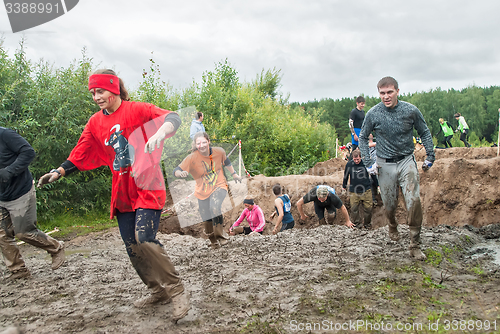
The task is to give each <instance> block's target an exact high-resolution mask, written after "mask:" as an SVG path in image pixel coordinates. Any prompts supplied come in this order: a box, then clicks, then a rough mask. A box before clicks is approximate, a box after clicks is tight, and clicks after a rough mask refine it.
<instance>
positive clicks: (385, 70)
mask: <svg viewBox="0 0 500 334" xmlns="http://www.w3.org/2000/svg"><path fill="white" fill-rule="evenodd" d="M499 12H500V2H499V1H496V0H478V1H474V2H471V1H465V0H455V1H452V0H442V1H430V0H421V1H406V2H402V1H397V0H386V1H373V0H372V1H368V0H358V1H351V2H346V1H334V0H316V1H314V0H313V1H306V0H290V1H284V0H277V1H261V0H258V1H253V2H250V1H245V2H244V1H227V0H211V1H202V0H194V1H184V2H177V1H176V2H174V1H159V0H146V1H142V2H140V3H137V2H136V1H131V0H122V1H120V2H119V5H116V2H103V1H98V0H86V1H80V2H79V4H78V5H77V6H76V7H75V8H74V9H73V10H72V11H71V12H68V13H67V14H66V15H64V16H62V17H60V18H58V19H56V20H54V21H51V22H49V23H47V24H44V25H42V26H39V27H36V28H33V29H30V30H28V31H26V33H25V35H24V36H26V38H27V44H26V45H27V55H28V57H29V58H30V59H32V60H34V61H36V60H38V59H39V58H42V57H43V58H44V59H45V60H47V61H49V62H53V63H54V64H55V65H56V66H57V67H61V66H63V67H65V66H68V65H69V64H70V62H71V60H73V59H75V58H80V57H81V50H82V48H83V47H86V48H87V50H88V51H87V53H88V55H89V56H90V57H92V58H93V59H94V62H95V63H96V65H97V64H99V67H111V68H114V69H115V70H117V71H118V72H119V73H120V75H121V76H122V77H123V79H124V80H125V82H126V84H127V85H128V86H129V87H130V88H135V87H137V86H138V85H139V83H140V81H141V79H142V75H141V74H142V72H143V69H146V70H148V69H149V66H150V64H149V59H150V58H151V57H153V59H154V60H155V61H156V63H157V64H158V65H159V66H160V69H161V72H162V79H163V80H165V81H167V82H169V83H170V84H171V85H172V86H173V87H175V88H179V89H180V88H185V87H187V86H188V85H190V84H191V83H192V81H193V79H194V80H196V81H200V80H201V76H202V73H203V72H204V71H207V70H212V69H213V68H214V63H217V62H219V61H223V60H224V59H226V58H227V59H228V60H229V62H230V63H231V64H232V65H233V66H234V67H235V68H236V70H237V71H238V73H239V75H240V77H241V78H242V79H243V80H247V81H249V80H252V79H254V78H255V76H256V75H257V74H258V73H260V71H261V70H262V69H272V68H277V69H281V70H282V74H283V80H282V83H283V87H282V91H283V92H284V93H290V95H291V96H290V100H291V101H307V100H312V99H315V98H316V99H321V98H327V97H331V98H342V97H353V96H356V95H358V94H361V93H364V94H366V95H376V94H377V92H376V88H375V86H376V82H377V81H378V80H379V79H380V78H381V77H383V76H386V75H392V76H394V77H395V78H396V79H397V80H398V81H399V82H400V86H401V91H402V92H407V93H408V92H414V91H426V90H429V89H431V88H436V87H441V88H443V89H448V88H455V89H461V88H464V87H466V86H467V85H471V84H476V85H479V86H490V85H498V78H499V77H500V43H499V36H498V31H499V23H498V19H497V17H496V15H498V13H499ZM0 22H1V23H0V31H3V32H4V34H3V39H4V46H5V47H7V48H8V49H9V50H10V52H11V53H13V51H14V50H15V49H16V48H17V45H18V43H19V40H20V39H21V37H22V36H23V35H22V34H20V33H18V34H12V33H10V32H9V31H10V26H8V23H7V16H6V13H5V12H3V11H2V10H0ZM151 52H153V54H151Z"/></svg>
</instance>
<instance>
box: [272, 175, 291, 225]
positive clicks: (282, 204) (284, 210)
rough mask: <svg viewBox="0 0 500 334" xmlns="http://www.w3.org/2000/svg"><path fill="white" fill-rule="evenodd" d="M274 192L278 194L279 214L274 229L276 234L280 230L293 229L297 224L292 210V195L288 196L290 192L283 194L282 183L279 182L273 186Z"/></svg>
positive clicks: (276, 206) (275, 201) (277, 206)
mask: <svg viewBox="0 0 500 334" xmlns="http://www.w3.org/2000/svg"><path fill="white" fill-rule="evenodd" d="M273 193H274V195H275V196H276V199H275V200H274V208H275V209H276V212H275V213H276V214H278V219H277V221H276V226H275V227H274V229H273V234H276V233H278V231H279V232H283V231H285V230H289V229H292V228H293V227H294V226H295V220H294V219H293V216H292V213H291V212H290V210H291V209H292V202H291V201H290V196H288V194H282V189H281V185H280V184H279V183H277V184H275V185H274V186H273ZM275 213H273V214H272V215H271V218H273V217H274V216H275Z"/></svg>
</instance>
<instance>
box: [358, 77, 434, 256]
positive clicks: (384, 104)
mask: <svg viewBox="0 0 500 334" xmlns="http://www.w3.org/2000/svg"><path fill="white" fill-rule="evenodd" d="M377 88H378V91H379V95H380V98H381V100H382V101H381V102H380V103H379V104H377V105H376V106H374V107H373V108H371V109H370V110H369V111H368V113H367V114H366V117H365V121H364V123H363V127H362V129H361V132H360V136H359V144H360V145H359V148H360V150H361V157H362V158H363V161H364V162H365V165H366V166H369V167H368V168H367V170H368V172H369V173H370V174H376V173H377V172H378V175H379V177H378V181H379V185H380V192H381V195H382V202H383V203H384V210H385V214H386V217H387V219H388V220H389V237H390V238H391V239H392V240H394V241H397V240H399V232H398V223H397V221H396V208H397V206H398V191H399V187H401V190H402V193H403V196H404V199H405V203H406V209H407V211H408V219H407V220H408V225H409V227H410V256H412V257H414V258H415V259H418V260H424V259H425V258H426V256H425V254H424V253H423V252H422V251H421V250H420V230H421V228H422V218H423V214H422V203H421V201H420V183H419V174H418V169H417V163H416V160H415V156H414V154H413V152H414V150H415V147H414V145H413V129H416V130H417V132H418V135H419V136H420V138H421V139H422V143H423V145H424V147H425V151H426V153H427V157H426V159H425V161H424V164H423V166H422V169H423V170H428V169H429V168H430V167H431V166H432V164H433V162H434V159H435V158H434V144H433V142H432V136H431V132H430V131H429V128H428V127H427V124H426V123H425V120H424V117H423V116H422V113H421V112H420V110H418V108H417V107H415V106H414V105H412V104H410V103H408V102H404V101H399V100H398V95H399V88H398V82H397V81H396V80H395V79H394V78H392V77H385V78H382V79H381V80H380V81H379V82H378V84H377ZM372 131H373V132H374V134H375V136H376V138H377V160H376V161H373V160H372V159H371V158H370V152H369V147H368V136H369V135H370V133H372Z"/></svg>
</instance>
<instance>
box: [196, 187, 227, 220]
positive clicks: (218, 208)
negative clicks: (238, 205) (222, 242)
mask: <svg viewBox="0 0 500 334" xmlns="http://www.w3.org/2000/svg"><path fill="white" fill-rule="evenodd" d="M226 194H227V190H226V189H221V188H217V189H215V191H214V192H213V193H212V194H211V195H210V196H209V197H208V198H207V199H204V200H200V199H199V200H198V208H199V211H200V216H201V219H202V220H203V221H208V220H211V221H212V222H213V225H217V224H222V222H223V221H222V202H224V199H225V198H226Z"/></svg>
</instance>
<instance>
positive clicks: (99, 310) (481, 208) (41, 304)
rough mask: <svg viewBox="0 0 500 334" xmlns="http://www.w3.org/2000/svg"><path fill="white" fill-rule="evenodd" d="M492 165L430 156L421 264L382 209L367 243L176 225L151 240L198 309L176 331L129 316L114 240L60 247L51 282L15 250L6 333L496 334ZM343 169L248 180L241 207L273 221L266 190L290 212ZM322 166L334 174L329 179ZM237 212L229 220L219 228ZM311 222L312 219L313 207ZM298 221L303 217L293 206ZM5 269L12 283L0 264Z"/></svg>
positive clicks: (337, 224) (459, 154)
mask: <svg viewBox="0 0 500 334" xmlns="http://www.w3.org/2000/svg"><path fill="white" fill-rule="evenodd" d="M419 154H420V152H417V157H418V159H420V160H422V157H421V156H419ZM495 155H496V151H493V149H491V150H489V149H450V150H446V151H444V150H443V151H437V157H438V159H437V161H436V163H435V164H434V166H433V167H432V168H431V169H430V170H429V171H428V172H426V173H423V172H422V173H421V193H422V197H423V204H424V212H425V217H424V219H425V221H424V228H423V230H422V247H423V249H424V252H425V253H426V255H427V257H428V260H427V261H425V262H419V261H414V260H412V259H411V258H410V257H409V255H408V245H409V238H408V227H407V226H406V225H404V211H403V210H402V209H401V214H400V221H401V223H402V226H400V231H401V236H402V237H401V240H400V241H398V242H394V241H391V240H390V239H389V238H388V230H387V227H386V226H384V225H385V222H384V219H383V218H382V216H381V215H382V214H381V207H377V209H376V212H375V216H374V220H375V222H376V224H375V225H376V228H375V229H373V230H370V231H366V230H351V229H348V228H346V227H345V226H342V224H343V221H342V219H341V218H340V217H337V218H336V219H335V220H334V222H333V223H334V225H329V226H328V225H327V226H320V227H316V224H317V221H316V219H314V218H313V219H311V220H310V221H307V222H298V224H297V228H296V229H293V230H290V231H286V232H284V233H279V234H278V235H269V234H268V232H266V233H265V235H264V236H251V237H250V236H236V237H233V238H232V239H231V242H230V243H229V244H228V245H227V246H225V247H224V248H221V249H218V250H213V249H211V248H210V247H209V242H208V240H206V239H205V238H204V237H193V236H192V235H195V236H200V235H201V227H200V226H199V225H200V224H198V225H193V226H189V227H187V228H180V226H179V223H178V221H177V223H176V218H175V216H174V215H173V216H170V217H166V218H164V219H163V220H162V228H161V230H162V231H163V232H172V233H159V234H158V239H159V240H160V241H161V242H162V243H163V244H164V246H165V248H166V251H167V253H168V254H169V255H170V257H171V259H172V260H173V262H174V264H175V266H176V269H177V270H178V272H179V273H180V275H181V277H182V279H183V282H184V285H185V287H186V289H187V290H188V291H189V293H190V295H191V302H192V310H191V311H190V313H189V315H188V316H187V317H186V318H184V319H182V320H181V321H179V323H178V324H177V325H173V324H172V323H171V322H170V315H171V312H172V305H171V304H166V305H157V306H153V307H151V308H147V309H141V310H137V309H135V308H134V307H133V306H132V302H133V301H134V300H136V299H138V298H140V297H141V296H144V295H146V294H147V293H148V291H147V289H146V287H145V286H144V284H143V283H142V282H141V280H140V278H139V277H138V275H137V274H136V273H135V271H134V270H133V268H132V266H131V264H130V262H129V260H128V257H127V254H126V251H125V247H124V246H123V243H122V241H121V238H120V235H119V232H118V230H117V228H115V229H112V230H110V231H104V232H100V233H94V234H90V235H87V236H84V237H77V238H75V239H72V240H66V246H67V250H66V254H67V263H66V264H65V265H63V266H62V267H61V268H60V269H58V270H56V271H52V270H50V256H49V255H47V253H45V252H43V251H41V250H39V249H36V248H34V247H32V246H29V245H21V246H20V248H21V253H22V255H23V257H24V259H25V261H26V263H27V266H28V267H29V269H30V270H31V272H32V277H31V278H29V279H20V280H17V281H14V282H6V281H2V284H1V285H0V301H1V304H0V305H1V306H0V331H1V330H2V329H4V328H6V327H8V326H12V325H17V326H19V327H20V328H22V329H23V330H25V332H26V333H37V334H39V333H42V334H44V333H56V332H58V333H101V334H104V333H120V334H121V333H134V334H137V333H152V334H160V333H214V334H215V333H274V334H282V333H381V332H395V333H438V332H439V333H465V332H477V333H484V332H487V333H490V332H495V333H496V332H498V331H499V330H500V303H499V301H498V296H499V295H500V224H498V223H499V221H498V220H499V219H500V218H499V217H500V215H499V213H500V212H499V205H500V203H499V198H500V196H499V192H498V190H497V189H496V188H497V187H496V186H497V185H498V176H499V169H498V165H499V162H500V160H499V158H496V157H495ZM343 164H344V162H342V161H338V160H330V161H327V162H324V163H322V164H320V165H318V166H315V168H316V170H315V169H312V170H310V171H309V172H308V173H307V175H298V176H285V177H276V178H266V177H264V176H256V177H255V178H253V179H252V180H250V182H249V183H248V184H249V194H251V195H252V196H254V197H255V199H256V201H257V203H258V204H259V205H260V206H261V207H262V208H263V209H264V212H265V213H266V216H269V214H270V213H271V212H272V210H273V200H274V196H273V195H272V192H271V187H272V185H273V184H275V183H280V184H281V185H282V186H284V188H285V190H286V192H287V193H289V194H290V195H291V196H292V200H293V202H294V203H295V202H296V201H297V200H298V198H300V196H302V195H303V194H305V192H306V191H308V190H309V189H310V188H311V187H312V186H314V185H316V184H319V183H326V184H329V185H331V186H333V187H335V188H336V189H339V187H340V184H341V182H342V173H343ZM328 166H332V167H331V168H332V170H334V169H336V170H335V171H334V172H326V171H325V169H327V168H328ZM318 167H321V168H323V169H322V170H323V172H322V171H321V170H320V171H318ZM319 173H324V174H323V175H317V174H319ZM342 199H343V201H344V202H345V203H346V204H348V201H347V197H345V196H344V197H342ZM169 204H170V205H172V203H169ZM167 205H168V204H167ZM241 209H242V206H241V205H240V206H239V207H238V208H237V209H236V210H233V211H232V212H231V211H230V212H227V213H226V214H225V219H226V224H229V223H231V222H232V221H234V219H236V217H237V215H238V214H239V212H240V211H241ZM305 209H306V213H308V214H310V215H313V208H312V204H309V205H306V206H305ZM293 214H294V215H295V217H298V212H297V211H296V207H295V206H294V208H293ZM176 224H177V225H176ZM269 224H270V225H272V223H271V222H269ZM270 229H271V228H269V227H268V228H267V231H269V230H270ZM0 269H1V271H2V273H3V275H6V274H7V269H6V268H5V266H4V264H3V263H2V264H0ZM384 326H385V327H384ZM389 326H390V327H389ZM464 326H465V327H464ZM399 328H401V330H400V329H399ZM461 328H466V330H461Z"/></svg>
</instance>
